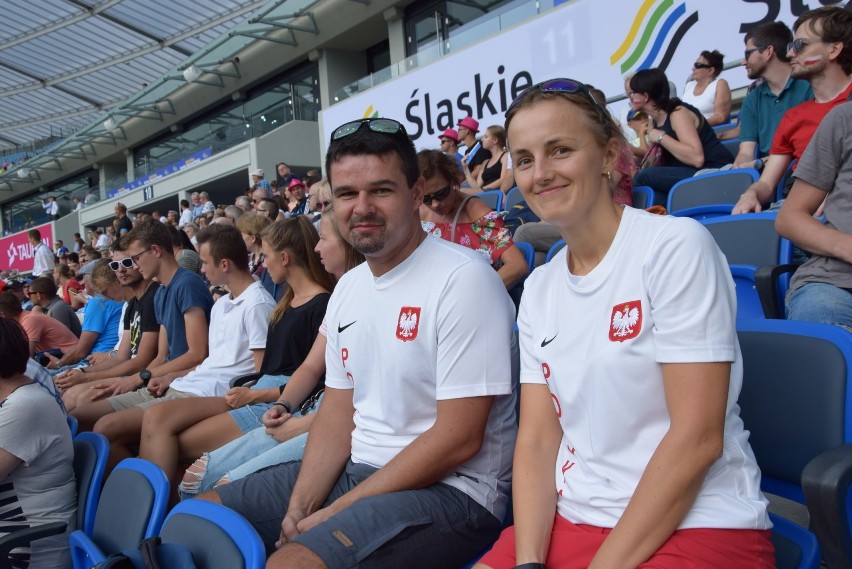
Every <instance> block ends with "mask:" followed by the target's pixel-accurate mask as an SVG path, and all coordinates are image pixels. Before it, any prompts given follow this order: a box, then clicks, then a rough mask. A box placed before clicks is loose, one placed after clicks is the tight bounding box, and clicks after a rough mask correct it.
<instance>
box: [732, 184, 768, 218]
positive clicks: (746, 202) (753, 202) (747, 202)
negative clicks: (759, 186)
mask: <svg viewBox="0 0 852 569" xmlns="http://www.w3.org/2000/svg"><path fill="white" fill-rule="evenodd" d="M762 209H763V208H762V207H761V206H760V202H759V201H757V196H756V195H755V193H754V192H753V191H751V190H746V192H745V193H744V194H743V195H741V196H740V199H739V200H737V205H735V206H734V210H733V211H732V212H731V214H732V215H739V214H741V213H751V212H755V213H759V212H760V211H762Z"/></svg>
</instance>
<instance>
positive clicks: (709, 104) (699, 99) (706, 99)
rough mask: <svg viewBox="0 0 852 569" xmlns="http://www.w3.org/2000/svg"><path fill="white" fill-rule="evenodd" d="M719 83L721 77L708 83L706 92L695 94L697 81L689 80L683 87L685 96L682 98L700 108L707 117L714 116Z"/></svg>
mask: <svg viewBox="0 0 852 569" xmlns="http://www.w3.org/2000/svg"><path fill="white" fill-rule="evenodd" d="M718 84H719V79H718V78H717V79H714V80H713V81H711V82H710V84H709V85H707V88H706V89H704V92H703V93H701V94H700V95H696V94H695V86H696V85H697V83H696V82H695V81H688V82H687V83H686V86H685V87H684V88H683V97H681V98H680V100H681V101H683V102H684V103H688V104H690V105H692V106H693V107H695V108H696V109H698V112H700V113H701V114H702V115H704V117H705V118H707V117H711V116H713V113H714V109H715V103H716V86H717V85H718Z"/></svg>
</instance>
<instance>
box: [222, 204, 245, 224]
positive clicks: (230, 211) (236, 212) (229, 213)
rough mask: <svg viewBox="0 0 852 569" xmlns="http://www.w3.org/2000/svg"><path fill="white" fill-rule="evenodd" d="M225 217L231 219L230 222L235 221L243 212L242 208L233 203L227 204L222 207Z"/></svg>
mask: <svg viewBox="0 0 852 569" xmlns="http://www.w3.org/2000/svg"><path fill="white" fill-rule="evenodd" d="M224 212H225V217H227V218H228V219H230V220H231V223H236V221H237V218H238V217H240V216H241V215H242V214H243V210H241V209H240V208H238V207H237V206H235V205H228V206H225V208H224Z"/></svg>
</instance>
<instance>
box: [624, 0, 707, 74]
mask: <svg viewBox="0 0 852 569" xmlns="http://www.w3.org/2000/svg"><path fill="white" fill-rule="evenodd" d="M696 22H698V11H697V10H696V11H695V12H693V13H692V14H691V15H690V16H688V17H686V3H685V2H682V3H680V4H679V5H678V6H675V5H674V0H645V1H644V2H643V3H642V6H641V7H640V8H639V10H638V11H637V12H636V16H635V17H634V18H633V24H632V25H631V26H630V30H629V31H628V32H627V36H626V37H625V38H624V41H623V42H622V43H621V46H620V47H619V48H618V49H617V50H615V52H614V53H613V54H612V55H611V56H610V58H609V62H610V64H611V65H615V64H616V63H617V62H618V61H621V64H620V69H621V73H622V74H624V73H627V72H628V71H638V70H640V69H649V68H651V67H657V68H659V69H662V70H663V71H665V70H666V68H667V67H668V65H669V63H670V62H671V60H672V57H674V54H675V51H676V50H677V47H678V45H680V42H681V40H683V37H684V36H685V35H686V33H687V32H688V31H689V29H690V28H691V27H692V26H694V25H695V24H696ZM664 46H665V51H663V48H664ZM628 52H629V53H628ZM661 53H662V56H661V55H660V54H661ZM640 59H641V63H639V61H640Z"/></svg>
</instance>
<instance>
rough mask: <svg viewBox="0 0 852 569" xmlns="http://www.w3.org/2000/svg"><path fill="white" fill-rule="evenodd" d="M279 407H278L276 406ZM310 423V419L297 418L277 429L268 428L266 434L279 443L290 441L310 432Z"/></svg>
mask: <svg viewBox="0 0 852 569" xmlns="http://www.w3.org/2000/svg"><path fill="white" fill-rule="evenodd" d="M276 407H278V405H276ZM290 416H291V417H292V415H290ZM309 426H310V421H308V417H296V418H295V419H291V420H289V421H287V422H286V423H284V424H283V425H278V426H277V427H271V428H270V427H267V428H266V434H267V435H269V436H271V437H272V438H274V439H275V440H276V441H278V442H279V443H283V442H286V441H289V440H290V439H292V438H293V437H298V436H299V435H301V434H302V433H306V432H307V431H308V427H309Z"/></svg>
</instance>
